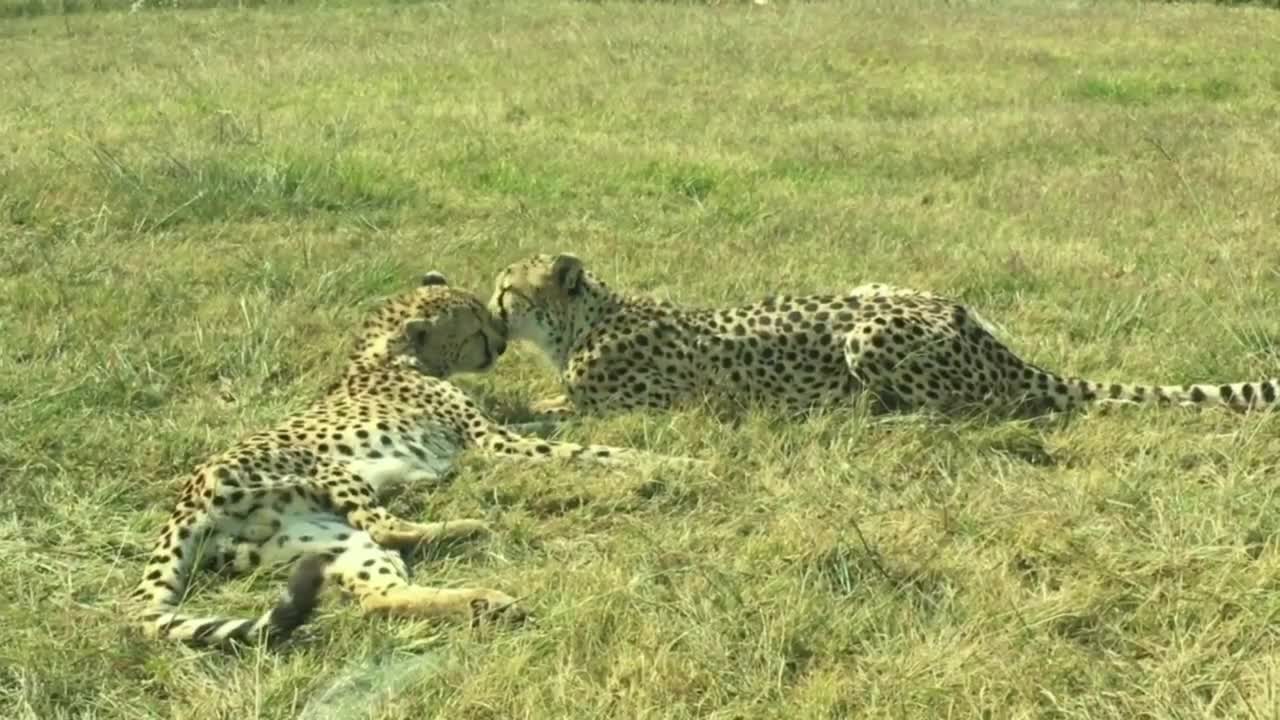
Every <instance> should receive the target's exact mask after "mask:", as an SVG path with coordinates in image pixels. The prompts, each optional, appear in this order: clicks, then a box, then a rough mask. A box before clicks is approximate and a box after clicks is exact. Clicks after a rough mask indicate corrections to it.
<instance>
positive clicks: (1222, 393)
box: [1218, 385, 1232, 402]
mask: <svg viewBox="0 0 1280 720" xmlns="http://www.w3.org/2000/svg"><path fill="white" fill-rule="evenodd" d="M1231 395H1232V390H1231V386H1230V385H1223V386H1222V387H1220V388H1218V396H1219V397H1221V398H1222V402H1230V401H1231Z"/></svg>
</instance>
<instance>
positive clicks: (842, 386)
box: [489, 254, 1280, 416]
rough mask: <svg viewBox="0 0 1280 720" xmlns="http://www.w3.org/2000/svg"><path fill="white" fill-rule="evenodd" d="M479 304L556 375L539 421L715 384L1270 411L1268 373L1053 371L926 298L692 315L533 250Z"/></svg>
mask: <svg viewBox="0 0 1280 720" xmlns="http://www.w3.org/2000/svg"><path fill="white" fill-rule="evenodd" d="M489 306H490V310H491V311H492V312H493V313H494V314H496V315H498V316H499V317H501V319H502V320H504V321H505V322H506V323H507V326H508V332H509V338H510V339H511V340H512V341H517V340H524V341H527V342H531V343H532V344H534V345H536V346H537V347H538V348H540V349H541V350H542V352H543V353H544V354H545V355H546V356H547V357H548V358H549V359H550V360H551V361H552V362H553V363H554V364H555V365H556V367H557V368H558V369H559V372H560V376H561V379H562V381H563V382H564V384H565V386H566V389H567V391H568V392H567V395H562V396H559V397H555V398H551V399H549V400H543V401H540V402H538V403H535V404H534V406H533V408H532V409H533V411H534V412H536V413H538V414H542V415H548V416H556V415H567V414H571V413H573V412H574V411H581V412H601V411H605V410H612V409H622V410H629V409H635V408H642V407H647V408H667V407H670V406H672V405H673V404H675V403H676V402H678V401H681V400H684V399H688V398H689V397H691V396H693V395H695V394H697V393H704V392H707V391H711V390H719V391H722V392H723V393H726V394H728V395H729V396H732V397H736V398H738V399H741V400H743V401H761V402H769V403H773V404H776V405H781V406H782V407H784V408H786V409H789V410H791V411H804V410H807V409H811V408H814V407H816V406H823V405H827V406H830V405H835V404H839V403H844V402H848V401H849V400H850V398H851V397H852V396H854V395H855V394H857V393H860V392H864V391H866V392H869V393H870V394H871V395H872V396H873V397H874V399H876V400H877V407H879V408H881V409H897V410H905V409H911V408H924V407H928V408H933V409H936V410H941V411H946V410H954V409H960V408H966V407H967V408H970V409H981V410H995V411H998V412H1004V413H1006V414H1013V413H1024V412H1043V411H1051V410H1067V409H1070V408H1075V407H1078V406H1082V405H1085V404H1087V403H1090V402H1093V401H1097V400H1102V401H1118V402H1127V403H1161V404H1167V403H1177V404H1181V405H1205V404H1216V405H1223V406H1227V407H1230V408H1234V409H1239V410H1248V409H1260V408H1272V407H1275V405H1276V390H1277V387H1280V380H1274V379H1273V380H1269V381H1263V382H1246V383H1234V384H1225V385H1184V386H1181V387H1170V386H1144V385H1118V384H1103V383H1097V382H1092V381H1089V380H1082V379H1079V378H1064V377H1060V376H1058V375H1056V374H1054V373H1052V372H1049V371H1046V370H1042V369H1041V368H1039V367H1036V366H1035V365H1032V364H1030V363H1027V362H1025V361H1023V360H1021V359H1020V358H1019V357H1018V356H1017V355H1015V354H1014V353H1013V351H1011V350H1009V348H1007V347H1005V345H1003V344H1002V343H1001V342H1000V341H999V340H996V339H995V337H993V336H992V335H991V333H990V332H988V331H987V330H986V329H985V328H984V327H983V326H982V324H981V323H980V322H979V321H978V320H977V319H976V318H975V317H974V316H973V314H972V313H971V312H970V311H969V310H968V309H967V308H965V307H964V306H962V305H959V304H957V303H955V302H953V301H951V300H948V299H946V298H944V297H940V296H938V295H934V294H932V293H928V292H922V291H916V290H910V289H905V288H897V287H892V286H889V285H880V284H872V285H863V286H861V287H859V288H856V289H854V290H852V291H850V292H848V293H846V294H844V295H812V296H782V297H775V298H771V299H768V300H765V301H763V302H760V303H757V304H755V305H747V306H743V307H736V308H730V309H722V310H713V309H690V308H684V307H679V306H676V305H672V304H669V303H665V302H658V301H654V300H648V299H642V298H637V297H630V296H627V295H623V294H620V293H616V292H614V291H612V290H611V289H610V288H609V287H608V286H606V285H605V283H604V282H602V281H600V280H599V279H597V278H596V277H595V276H594V275H592V274H591V273H590V272H589V271H587V270H586V269H585V268H584V267H583V264H582V262H581V261H580V260H579V259H578V258H576V257H574V256H573V255H569V254H560V255H555V256H550V255H537V256H534V257H531V258H528V259H525V260H523V261H521V262H517V263H514V264H512V265H510V266H508V267H507V268H506V269H504V270H503V271H502V272H501V273H500V274H499V275H498V277H497V280H496V287H495V290H494V294H493V297H492V298H491V299H490V301H489Z"/></svg>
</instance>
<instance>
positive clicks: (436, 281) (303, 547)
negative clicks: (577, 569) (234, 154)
mask: <svg viewBox="0 0 1280 720" xmlns="http://www.w3.org/2000/svg"><path fill="white" fill-rule="evenodd" d="M505 348H506V329H505V326H504V324H503V323H502V322H500V321H498V320H497V319H495V318H494V317H493V316H492V315H491V314H490V313H489V312H488V310H487V309H486V308H485V306H484V304H483V303H482V302H481V301H480V300H479V299H478V298H476V297H475V296H474V295H472V294H471V293H469V292H466V291H464V290H459V289H454V288H451V287H449V286H448V283H447V281H446V280H445V278H444V277H443V276H442V275H440V274H439V273H429V274H428V275H426V276H425V277H424V278H423V282H422V285H421V286H420V287H418V288H416V289H415V290H414V291H412V292H409V293H407V294H405V295H404V296H402V297H400V298H397V299H395V300H393V301H391V302H389V303H387V304H386V305H385V306H384V307H382V308H381V309H380V310H379V311H377V312H376V313H375V314H374V315H373V316H372V317H371V318H370V319H369V320H368V321H367V323H366V324H365V326H364V328H363V330H362V331H361V332H360V334H359V335H358V337H357V339H356V343H355V349H354V351H353V353H352V356H351V359H350V362H349V363H348V365H347V369H346V372H345V374H344V375H343V377H342V379H341V380H340V381H339V382H337V383H335V384H334V385H333V386H332V387H331V388H330V389H329V391H328V393H327V394H326V395H325V396H324V397H323V398H321V399H320V400H318V401H317V402H316V403H315V404H313V405H312V406H311V407H310V408H308V409H306V410H304V411H302V412H299V413H297V414H296V415H293V416H292V417H289V418H287V419H285V420H284V421H283V422H281V423H280V424H279V425H278V426H276V427H275V428H273V429H271V430H267V431H265V432H259V433H257V434H254V435H251V436H249V437H247V438H245V439H244V440H242V441H241V442H240V443H239V444H237V445H236V446H234V447H233V448H232V449H230V450H228V451H226V452H224V453H222V454H220V455H218V456H216V457H214V458H212V459H210V460H208V461H207V462H205V463H203V464H202V465H200V466H199V467H197V468H196V469H195V471H194V473H193V474H192V475H191V476H190V478H189V479H188V480H187V481H186V483H185V484H184V485H183V487H182V490H181V494H180V497H179V499H178V501H177V505H176V508H175V509H174V510H173V512H172V514H171V516H170V518H169V520H168V522H167V524H166V525H165V528H164V531H163V532H162V533H161V535H160V539H159V541H158V542H157V543H156V546H155V549H154V551H153V552H152V554H151V557H150V559H149V560H148V562H147V564H146V569H145V571H144V579H143V580H142V582H141V584H140V585H139V586H138V587H137V589H136V590H135V591H134V594H133V596H134V598H135V599H136V600H138V601H140V602H141V603H142V604H144V606H145V607H144V609H143V610H142V613H141V621H142V624H143V627H144V629H145V630H146V631H147V632H148V633H149V634H150V635H151V636H153V637H163V638H169V639H174V640H180V641H186V642H190V643H195V644H222V643H229V642H240V643H255V642H259V641H264V640H265V641H267V642H274V641H279V640H283V639H285V638H286V637H288V636H289V634H290V633H291V632H292V631H293V630H294V629H295V628H296V627H298V626H299V625H301V624H302V623H304V622H306V621H307V619H308V618H309V616H310V615H311V612H312V609H313V608H314V607H315V604H316V598H317V593H319V592H320V589H321V584H322V582H329V583H332V584H334V585H336V586H338V587H339V588H341V589H342V590H344V591H345V592H346V593H348V594H349V595H351V596H354V597H355V599H356V600H358V602H359V603H360V605H361V607H362V608H363V609H364V610H366V611H370V612H373V611H377V612H385V613H392V614H402V615H411V616H418V617H459V618H467V619H471V620H473V621H474V620H483V619H488V618H493V617H497V616H503V617H505V618H520V617H522V616H523V615H524V610H523V609H521V608H519V607H518V606H517V605H516V604H515V601H514V600H513V599H512V598H511V597H510V596H508V595H506V594H504V593H502V592H499V591H497V590H490V589H486V588H463V589H440V588H428V587H422V586H418V585H414V584H411V583H410V582H409V575H408V571H407V568H406V566H405V563H404V562H403V560H402V559H401V555H400V553H399V552H398V551H399V549H401V548H405V547H410V546H414V545H417V544H419V543H426V542H432V541H439V540H444V539H450V538H458V537H462V536H471V535H477V534H484V533H487V532H488V528H487V526H486V525H485V523H483V522H481V521H479V520H455V521H449V522H436V523H415V522H410V521H408V520H404V519H401V518H398V517H395V516H394V515H392V514H391V513H390V512H388V511H387V509H386V508H385V507H384V506H383V505H382V504H381V502H380V500H379V498H380V497H381V496H382V495H384V494H385V493H386V491H387V490H389V489H390V488H391V486H393V485H396V484H402V483H406V482H408V483H411V482H416V481H421V480H433V479H438V478H440V477H441V476H442V475H443V474H445V473H447V472H448V470H449V466H450V464H451V461H452V460H453V459H454V457H455V456H456V455H457V454H458V453H459V452H461V451H463V450H464V449H466V448H474V449H478V450H480V451H481V452H484V453H487V454H489V455H492V456H495V457H498V458H507V459H514V460H517V461H522V462H537V461H543V460H551V459H566V460H582V461H587V462H594V463H603V464H624V463H630V462H634V461H636V460H637V459H640V457H641V455H640V454H639V453H637V452H634V451H631V450H627V449H622V448H612V447H606V446H599V445H587V446H583V445H575V444H572V443H561V442H552V441H548V440H542V439H538V438H527V437H523V436H521V435H519V434H517V433H515V432H513V431H512V430H510V429H508V428H506V427H504V426H502V425H499V424H497V423H496V422H494V421H493V420H491V419H490V418H489V417H488V416H487V415H486V414H485V413H484V412H483V411H482V410H481V409H480V408H479V407H478V406H477V404H476V403H475V402H473V401H472V400H471V399H470V398H469V397H468V396H467V395H466V394H465V393H463V391H462V390H461V389H459V388H458V387H457V386H455V385H453V384H451V383H450V382H448V381H446V380H445V378H446V377H448V376H449V375H452V374H455V373H463V372H483V371H487V370H489V369H490V368H491V367H492V366H493V364H494V362H495V361H496V359H497V358H498V356H499V355H501V354H502V353H503V351H504V350H505ZM650 457H656V456H650ZM659 459H660V458H659ZM671 460H673V461H678V460H679V459H675V458H673V459H671ZM290 564H293V565H294V567H295V570H294V574H293V577H292V579H291V580H290V583H289V588H290V592H289V593H288V595H287V597H286V598H285V599H284V600H283V601H281V602H280V603H279V604H277V605H276V606H275V607H274V608H272V609H271V610H270V611H268V612H267V613H265V614H263V615H261V616H260V617H257V618H250V619H241V618H228V617H223V616H216V615H215V616H207V617H206V616H200V615H197V614H193V613H191V612H189V611H187V610H185V609H184V608H183V607H181V603H182V599H183V595H184V594H185V591H186V588H187V585H188V582H189V579H190V576H191V574H192V572H193V570H195V569H198V568H220V569H224V570H229V571H231V572H232V573H246V572H250V571H252V570H255V569H257V568H264V567H275V566H281V565H285V566H287V565H290Z"/></svg>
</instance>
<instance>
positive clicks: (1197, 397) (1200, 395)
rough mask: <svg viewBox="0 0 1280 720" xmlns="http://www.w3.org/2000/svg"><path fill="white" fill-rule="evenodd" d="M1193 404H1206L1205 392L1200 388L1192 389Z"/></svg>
mask: <svg viewBox="0 0 1280 720" xmlns="http://www.w3.org/2000/svg"><path fill="white" fill-rule="evenodd" d="M1190 397H1191V402H1204V397H1205V395H1204V391H1203V390H1201V389H1200V388H1198V387H1196V388H1191V395H1190Z"/></svg>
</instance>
